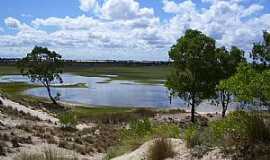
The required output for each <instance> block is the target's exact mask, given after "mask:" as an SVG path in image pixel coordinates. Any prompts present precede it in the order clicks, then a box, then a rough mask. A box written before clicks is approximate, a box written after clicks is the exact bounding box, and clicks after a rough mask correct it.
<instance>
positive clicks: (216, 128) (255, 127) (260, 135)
mask: <svg viewBox="0 0 270 160" xmlns="http://www.w3.org/2000/svg"><path fill="white" fill-rule="evenodd" d="M209 129H210V131H211V134H212V137H213V139H214V140H216V142H218V141H219V140H223V138H225V137H226V136H230V137H231V138H235V140H236V139H239V138H240V139H242V140H243V141H245V140H247V141H249V142H252V143H253V142H260V141H261V142H263V141H269V140H270V128H269V127H267V126H266V124H265V123H264V120H263V118H262V117H261V116H260V114H259V113H247V112H244V111H237V112H232V113H230V114H228V116H227V117H226V118H225V119H223V120H219V121H214V122H212V123H210V125H209Z"/></svg>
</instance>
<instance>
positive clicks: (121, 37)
mask: <svg viewBox="0 0 270 160" xmlns="http://www.w3.org/2000/svg"><path fill="white" fill-rule="evenodd" d="M187 29H197V30H200V31H202V32H203V33H204V34H206V35H208V36H211V37H212V38H214V39H215V40H216V43H217V46H218V47H219V46H220V47H221V46H225V47H227V48H228V49H229V48H230V47H231V46H237V47H239V48H241V49H243V50H245V51H246V52H247V53H248V52H249V51H250V50H251V48H252V44H253V43H254V42H260V41H262V31H263V30H269V31H270V0H5V1H4V0H2V1H1V2H0V57H6V58H7V57H9V58H13V57H16V58H17V57H23V56H25V55H26V54H27V53H29V52H30V51H31V49H32V48H33V47H34V46H35V45H37V46H43V47H48V48H49V49H50V50H55V51H56V52H57V53H59V54H61V55H63V57H64V58H65V59H76V60H154V61H159V60H164V61H166V60H168V59H169V57H168V51H169V49H170V47H171V46H172V45H173V44H175V43H176V41H177V39H179V38H180V37H181V36H183V35H184V33H185V31H186V30H187Z"/></svg>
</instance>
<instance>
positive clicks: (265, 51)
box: [251, 31, 270, 69]
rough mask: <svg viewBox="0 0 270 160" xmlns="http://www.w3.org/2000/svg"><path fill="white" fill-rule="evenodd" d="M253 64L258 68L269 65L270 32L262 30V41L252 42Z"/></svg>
mask: <svg viewBox="0 0 270 160" xmlns="http://www.w3.org/2000/svg"><path fill="white" fill-rule="evenodd" d="M251 57H252V58H253V65H255V66H256V67H257V68H259V69H264V68H265V67H268V66H269V62H270V33H269V32H267V31H263V41H262V42H256V43H254V44H253V49H252V53H251Z"/></svg>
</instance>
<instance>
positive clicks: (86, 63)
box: [0, 58, 170, 67]
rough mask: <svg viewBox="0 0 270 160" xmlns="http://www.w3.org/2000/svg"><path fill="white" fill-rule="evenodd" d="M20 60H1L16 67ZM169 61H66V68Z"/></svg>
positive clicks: (164, 62)
mask: <svg viewBox="0 0 270 160" xmlns="http://www.w3.org/2000/svg"><path fill="white" fill-rule="evenodd" d="M19 60H20V58H0V65H15V64H16V62H17V61H19ZM169 63H170V62H169V61H134V60H119V61H118V60H93V61H78V60H64V65H65V66H76V67H80V66H82V67H83V66H108V65H111V66H155V65H168V64H169Z"/></svg>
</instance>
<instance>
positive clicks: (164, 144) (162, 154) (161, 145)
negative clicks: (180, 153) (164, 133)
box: [147, 138, 175, 160]
mask: <svg viewBox="0 0 270 160" xmlns="http://www.w3.org/2000/svg"><path fill="white" fill-rule="evenodd" d="M174 155H175V152H174V150H173V146H172V144H171V141H170V140H167V139H166V138H158V139H155V140H154V143H153V145H151V146H150V148H149V153H148V158H147V159H148V160H164V159H166V158H173V157H174Z"/></svg>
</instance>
